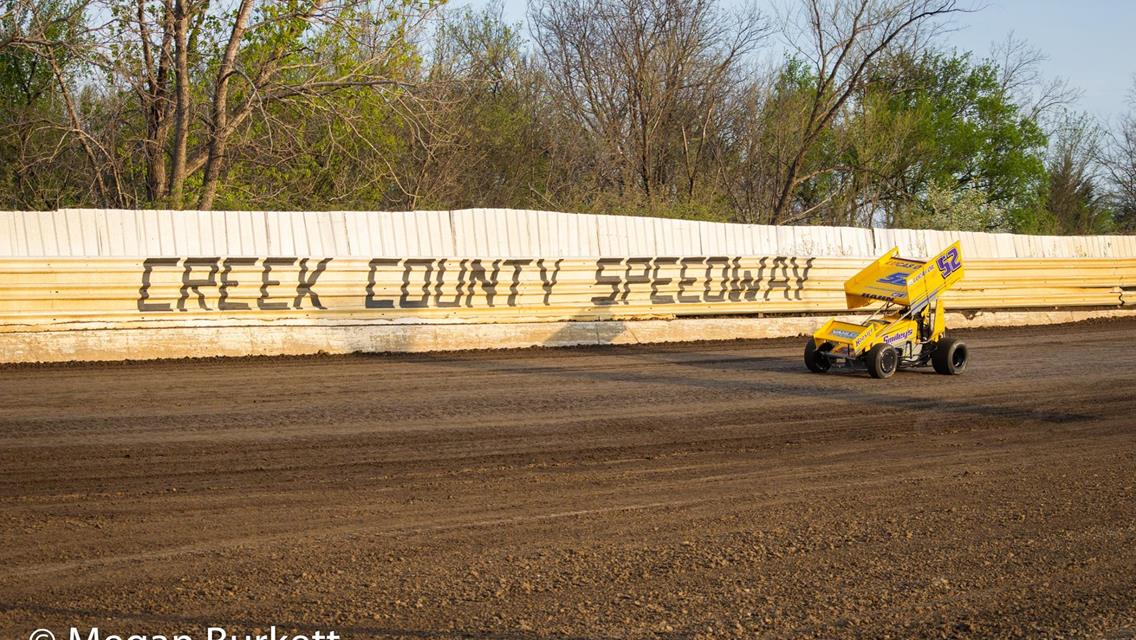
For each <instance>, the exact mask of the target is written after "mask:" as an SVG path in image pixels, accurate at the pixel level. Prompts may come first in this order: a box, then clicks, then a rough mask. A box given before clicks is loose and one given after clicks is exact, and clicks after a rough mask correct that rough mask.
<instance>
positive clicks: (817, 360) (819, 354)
mask: <svg viewBox="0 0 1136 640" xmlns="http://www.w3.org/2000/svg"><path fill="white" fill-rule="evenodd" d="M832 346H833V345H832V343H831V342H826V343H824V344H822V345H820V346H819V347H818V346H817V345H816V342H815V341H813V339H812V338H809V341H808V342H806V343H805V366H806V367H808V368H809V371H812V372H813V373H824V372H825V371H828V370H829V369H830V368H832V360H831V359H830V358H829V357H828V352H829V351H832Z"/></svg>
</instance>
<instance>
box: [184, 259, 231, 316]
mask: <svg viewBox="0 0 1136 640" xmlns="http://www.w3.org/2000/svg"><path fill="white" fill-rule="evenodd" d="M220 260H221V258H186V259H185V262H184V263H183V265H184V267H185V268H184V270H182V272H181V296H180V297H179V298H178V311H185V310H186V308H185V302H186V300H189V292H190V291H193V292H194V293H195V294H197V305H198V307H199V308H201V309H205V310H206V311H208V310H209V305H207V304H205V294H204V293H201V289H200V287H216V286H217V272H218V271H219V270H220V268H219V267H218V266H217V263H218V262H220ZM194 267H209V275H208V276H206V277H205V278H195V277H193V268H194Z"/></svg>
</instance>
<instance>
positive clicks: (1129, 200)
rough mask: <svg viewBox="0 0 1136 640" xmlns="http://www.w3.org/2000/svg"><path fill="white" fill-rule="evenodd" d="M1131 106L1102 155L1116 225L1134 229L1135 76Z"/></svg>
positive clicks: (1135, 161)
mask: <svg viewBox="0 0 1136 640" xmlns="http://www.w3.org/2000/svg"><path fill="white" fill-rule="evenodd" d="M1130 102H1131V104H1132V106H1133V110H1132V111H1129V112H1128V114H1127V115H1125V116H1124V117H1123V118H1122V119H1121V121H1120V124H1119V126H1118V127H1117V130H1116V131H1115V132H1113V133H1112V134H1111V135H1110V136H1109V139H1108V145H1107V148H1106V150H1105V152H1104V153H1103V154H1102V156H1103V164H1104V168H1105V170H1106V172H1107V175H1108V179H1109V182H1110V183H1111V186H1112V202H1113V210H1114V215H1115V223H1116V226H1117V227H1118V228H1119V229H1120V230H1122V231H1126V232H1133V231H1136V77H1134V78H1133V82H1132V93H1131V100H1130Z"/></svg>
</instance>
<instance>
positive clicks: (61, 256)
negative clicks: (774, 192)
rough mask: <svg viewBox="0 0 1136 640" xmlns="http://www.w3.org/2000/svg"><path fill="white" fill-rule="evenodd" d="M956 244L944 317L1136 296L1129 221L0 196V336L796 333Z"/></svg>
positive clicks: (51, 349)
mask: <svg viewBox="0 0 1136 640" xmlns="http://www.w3.org/2000/svg"><path fill="white" fill-rule="evenodd" d="M5 230H6V231H5ZM955 239H961V241H962V245H963V259H964V263H965V265H966V268H967V273H966V276H965V278H964V280H963V282H962V283H961V285H960V286H959V287H957V289H956V290H954V291H952V292H950V294H949V295H947V296H946V298H945V301H946V304H947V307H948V309H949V310H952V311H956V312H966V314H965V315H958V316H957V317H955V318H954V319H953V322H954V324H953V326H982V325H983V324H984V323H985V324H990V323H993V324H1000V325H1001V324H1006V323H1013V324H1033V323H1040V322H1052V321H1058V322H1065V321H1072V320H1077V319H1082V318H1087V317H1096V316H1098V315H1101V314H1104V315H1109V314H1112V315H1124V314H1127V313H1129V312H1130V311H1131V310H1132V309H1133V307H1136V238H1133V237H1125V236H1094V237H1077V238H1045V237H1029V236H1013V235H1008V234H967V233H949V232H937V231H904V230H870V229H849V228H835V227H763V226H755V225H726V224H717V223H701V222H690V221H676V220H662V219H652V218H633V217H602V216H591V215H578V214H566V213H549V212H532V211H492V210H466V211H452V212H450V211H443V212H415V213H399V212H361V213H355V212H314V213H313V212H298V213H279V212H227V213H221V212H193V211H188V212H180V211H178V212H171V211H158V212H153V211H147V212H136V211H84V210H68V211H59V212H0V353H2V354H3V356H2V361H6V362H31V361H60V360H90V359H127V358H131V359H135V358H136V359H142V358H159V357H186V356H212V355H271V354H303V353H315V352H320V351H323V352H328V353H345V352H351V351H424V350H439V349H470V348H498V347H522V346H536V345H545V346H558V345H569V344H608V343H625V342H667V341H675V340H694V339H729V338H742V337H748V338H755V337H777V336H784V335H796V334H799V333H805V332H809V331H811V330H812V329H813V328H814V327H815V325H816V324H817V322H818V321H819V318H817V317H813V315H812V314H839V313H841V312H844V311H845V309H846V307H845V301H844V295H843V282H844V280H845V279H847V278H848V277H850V276H851V275H852V274H854V273H855V272H856V271H858V270H859V269H860V268H862V267H863V266H864V265H865V264H866V261H867V259H869V258H875V257H876V256H877V255H878V254H880V253H883V252H885V251H887V250H888V249H890V248H892V247H893V246H899V247H900V249H901V251H902V252H903V253H904V254H905V255H907V256H910V257H926V256H928V255H931V254H934V253H937V252H938V251H939V250H941V249H942V248H943V247H945V246H947V245H948V244H950V243H951V242H953V241H954V240H955ZM992 310H997V311H998V313H990V311H992ZM1015 310H1016V311H1015ZM979 311H985V312H984V313H977V314H976V313H975V312H979ZM722 316H729V317H722Z"/></svg>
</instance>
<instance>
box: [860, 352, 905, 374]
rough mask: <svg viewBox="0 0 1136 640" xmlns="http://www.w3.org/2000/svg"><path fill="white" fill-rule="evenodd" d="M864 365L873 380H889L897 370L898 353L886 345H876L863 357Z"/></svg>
mask: <svg viewBox="0 0 1136 640" xmlns="http://www.w3.org/2000/svg"><path fill="white" fill-rule="evenodd" d="M864 364H866V365H868V373H870V374H872V377H873V378H890V377H891V376H892V374H894V373H895V370H896V369H898V368H899V352H898V351H896V350H895V348H894V347H891V346H889V345H886V344H877V345H876V346H874V347H872V348H871V349H870V350H869V351H868V353H867V354H865V355H864Z"/></svg>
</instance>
